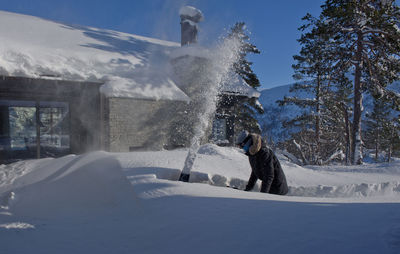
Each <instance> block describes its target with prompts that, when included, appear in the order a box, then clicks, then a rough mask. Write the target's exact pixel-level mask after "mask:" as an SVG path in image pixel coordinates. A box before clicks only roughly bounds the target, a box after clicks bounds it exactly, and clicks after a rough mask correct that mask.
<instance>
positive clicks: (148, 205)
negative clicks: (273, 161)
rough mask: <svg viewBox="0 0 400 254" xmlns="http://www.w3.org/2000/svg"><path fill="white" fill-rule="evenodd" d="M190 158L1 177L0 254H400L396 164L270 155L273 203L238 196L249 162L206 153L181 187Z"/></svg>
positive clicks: (69, 166) (82, 163) (32, 167)
mask: <svg viewBox="0 0 400 254" xmlns="http://www.w3.org/2000/svg"><path fill="white" fill-rule="evenodd" d="M186 154H187V150H186V149H179V150H173V151H154V152H152V151H148V152H132V153H107V152H101V151H98V152H92V153H88V154H84V155H69V156H65V157H62V158H58V159H51V158H47V159H40V160H27V161H20V162H16V163H13V164H9V165H0V245H1V246H2V247H1V253H21V254H23V253H78V254H79V253H253V252H254V253H270V252H271V253H274V252H278V253H399V250H400V240H399V239H400V213H399V208H400V185H399V183H400V160H398V159H397V160H395V161H394V162H392V163H381V164H364V165H361V166H341V165H332V166H324V167H300V166H297V165H294V164H292V163H290V162H288V160H286V159H285V157H283V156H282V155H281V153H279V152H277V155H278V157H279V158H280V161H281V164H282V166H283V169H284V171H285V174H286V177H287V180H288V183H289V186H290V193H289V195H287V196H277V195H271V194H264V193H259V192H258V187H257V188H256V189H255V190H253V191H252V192H245V191H242V189H243V187H244V185H245V184H246V182H247V179H248V177H249V174H250V167H249V164H248V161H247V157H246V156H245V155H244V154H243V153H241V152H240V151H239V150H238V149H236V148H232V147H218V146H216V145H212V144H206V145H203V146H201V147H200V149H199V150H198V155H197V158H196V161H195V163H194V168H193V170H192V173H191V176H190V183H183V182H179V181H177V179H178V178H179V175H180V172H181V169H182V167H183V163H184V160H185V158H186ZM226 186H230V187H231V188H227V187H226ZM234 188H237V189H234Z"/></svg>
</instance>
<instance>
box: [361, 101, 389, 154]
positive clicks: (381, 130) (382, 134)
mask: <svg viewBox="0 0 400 254" xmlns="http://www.w3.org/2000/svg"><path fill="white" fill-rule="evenodd" d="M373 104H374V105H373V110H372V112H371V113H370V114H367V120H366V127H367V130H366V132H365V134H366V135H365V143H366V147H367V148H370V149H374V150H375V160H376V161H378V158H379V154H380V152H381V150H382V149H384V147H385V146H387V140H386V141H385V139H388V138H389V137H388V125H389V124H388V122H389V121H390V120H389V118H390V107H388V106H387V105H388V102H387V101H385V100H381V99H375V100H374V103H373ZM385 143H386V144H385Z"/></svg>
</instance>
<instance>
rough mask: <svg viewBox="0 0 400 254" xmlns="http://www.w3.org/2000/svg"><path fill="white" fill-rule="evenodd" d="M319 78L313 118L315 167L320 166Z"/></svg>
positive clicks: (318, 79) (318, 78)
mask: <svg viewBox="0 0 400 254" xmlns="http://www.w3.org/2000/svg"><path fill="white" fill-rule="evenodd" d="M320 93H321V78H320V75H318V77H317V94H316V95H317V96H316V97H317V98H316V99H317V108H316V114H317V115H316V117H315V138H316V145H317V148H316V150H317V151H316V157H317V158H316V163H317V165H321V163H322V159H321V144H320V143H321V133H320V132H321V128H320V122H321V108H320V104H321V102H320V100H321V94H320Z"/></svg>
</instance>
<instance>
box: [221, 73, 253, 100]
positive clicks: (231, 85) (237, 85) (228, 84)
mask: <svg viewBox="0 0 400 254" xmlns="http://www.w3.org/2000/svg"><path fill="white" fill-rule="evenodd" d="M220 90H221V92H223V93H225V94H231V95H241V96H246V97H249V98H253V97H255V98H258V97H260V92H259V91H257V90H256V89H254V88H253V87H251V86H249V85H248V84H246V82H244V80H243V79H242V78H241V77H240V76H239V75H237V74H233V73H232V74H231V75H229V79H227V80H225V82H223V84H222V85H221V89H220Z"/></svg>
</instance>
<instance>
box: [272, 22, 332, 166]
mask: <svg viewBox="0 0 400 254" xmlns="http://www.w3.org/2000/svg"><path fill="white" fill-rule="evenodd" d="M303 20H304V21H306V24H305V25H303V26H302V27H300V28H299V30H300V31H302V32H303V34H302V35H301V38H300V39H299V40H298V41H299V43H300V44H301V46H302V48H301V50H300V53H299V55H295V56H294V57H293V58H294V60H295V61H296V63H295V64H294V65H293V66H292V67H293V69H294V71H295V74H294V75H293V76H294V78H295V79H297V80H301V82H298V83H296V84H294V85H292V87H291V89H290V92H295V93H296V92H305V93H306V94H307V95H308V96H307V97H306V98H303V97H301V96H292V97H285V98H284V99H283V100H282V101H280V102H279V103H280V105H287V104H294V105H296V106H298V107H300V108H303V109H304V110H303V114H302V115H300V116H297V117H296V118H294V119H292V120H291V121H288V122H286V124H285V126H286V127H288V126H293V125H295V126H298V127H299V128H300V132H299V133H301V135H296V136H297V140H296V143H297V144H298V146H295V147H300V148H301V149H306V150H308V152H307V153H305V154H304V156H302V157H304V159H306V160H307V163H312V164H322V163H323V160H325V159H326V158H327V157H330V154H329V153H330V152H333V153H335V152H336V151H335V149H332V148H330V146H331V143H332V140H331V138H330V137H328V136H327V135H326V134H327V131H325V130H323V129H322V128H325V127H327V126H328V125H327V119H324V117H325V116H327V114H326V112H325V111H326V107H324V103H325V102H326V101H328V100H329V97H328V96H329V95H330V93H329V90H330V89H329V85H330V82H329V78H330V72H331V66H332V57H331V56H330V54H331V52H330V50H329V44H330V41H329V40H328V36H327V34H326V32H325V31H324V30H325V27H324V26H323V24H320V20H318V19H316V18H314V17H312V16H311V15H310V14H307V15H306V16H305V17H304V18H303ZM322 139H323V140H322ZM322 141H323V142H322ZM306 147H307V148H306ZM306 157H307V158H306ZM304 159H303V160H304Z"/></svg>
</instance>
